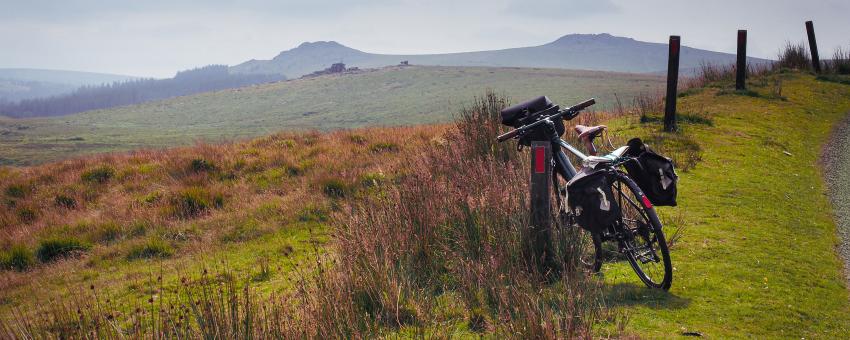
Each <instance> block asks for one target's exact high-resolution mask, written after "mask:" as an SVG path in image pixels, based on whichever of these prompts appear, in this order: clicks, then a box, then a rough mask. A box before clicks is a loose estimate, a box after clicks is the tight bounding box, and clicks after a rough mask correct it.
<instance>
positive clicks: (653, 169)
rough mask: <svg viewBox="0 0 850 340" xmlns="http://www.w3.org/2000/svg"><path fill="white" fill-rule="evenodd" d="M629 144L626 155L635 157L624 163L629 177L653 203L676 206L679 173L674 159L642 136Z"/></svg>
mask: <svg viewBox="0 0 850 340" xmlns="http://www.w3.org/2000/svg"><path fill="white" fill-rule="evenodd" d="M627 145H628V146H629V149H628V150H627V151H626V155H628V156H630V157H633V158H634V159H635V160H634V161H629V162H626V163H625V164H623V166H624V167H625V168H626V171H627V172H628V173H629V177H631V178H632V179H633V180H634V181H635V183H637V185H638V186H639V187H640V188H641V190H643V193H644V194H645V195H646V197H647V198H649V201H650V202H651V203H652V204H653V205H657V206H671V207H675V206H676V195H677V192H676V191H677V190H676V186H677V184H678V182H679V175H677V174H676V169H675V168H674V167H673V160H672V159H670V158H667V157H664V156H662V155H659V154H658V153H656V152H655V151H653V150H652V149H651V148H649V146H648V145H646V144H644V143H643V141H641V140H640V138H633V139H632V140H630V141H629V143H628V144H627Z"/></svg>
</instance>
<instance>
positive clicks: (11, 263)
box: [0, 245, 35, 272]
mask: <svg viewBox="0 0 850 340" xmlns="http://www.w3.org/2000/svg"><path fill="white" fill-rule="evenodd" d="M33 264H35V259H34V258H33V256H32V251H30V250H29V249H28V248H27V247H25V246H22V245H14V246H12V248H10V249H9V250H8V251H6V252H4V253H2V254H0V268H3V269H14V270H17V271H19V272H22V271H25V270H27V269H28V268H29V267H31V266H32V265H33Z"/></svg>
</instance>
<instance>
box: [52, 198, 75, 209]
mask: <svg viewBox="0 0 850 340" xmlns="http://www.w3.org/2000/svg"><path fill="white" fill-rule="evenodd" d="M53 201H54V202H55V203H56V206H58V207H62V208H66V209H74V208H76V207H77V200H76V199H75V198H73V197H71V196H67V195H62V194H59V195H56V197H55V198H54V199H53Z"/></svg>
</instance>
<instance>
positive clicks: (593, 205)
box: [567, 167, 622, 233]
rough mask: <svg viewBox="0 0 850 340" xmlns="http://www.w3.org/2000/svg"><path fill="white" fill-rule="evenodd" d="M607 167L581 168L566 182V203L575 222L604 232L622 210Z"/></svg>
mask: <svg viewBox="0 0 850 340" xmlns="http://www.w3.org/2000/svg"><path fill="white" fill-rule="evenodd" d="M611 184H612V183H611V180H610V178H609V176H608V173H607V172H606V171H605V170H594V169H590V168H587V167H585V168H583V169H581V170H580V171H579V172H578V174H576V176H575V177H573V178H572V179H571V180H570V181H569V182H568V183H567V204H568V205H569V208H570V212H571V213H572V215H573V217H574V219H575V221H576V223H578V225H579V226H580V227H582V228H584V229H585V230H587V231H590V232H591V233H601V232H602V231H604V230H605V229H606V228H608V227H609V226H611V225H612V224H614V223H615V222H617V221H618V220H619V219H620V215H621V214H622V212H621V211H620V206H619V204H617V201H615V200H614V191H613V189H612V188H611Z"/></svg>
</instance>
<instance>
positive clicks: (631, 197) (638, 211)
mask: <svg viewBox="0 0 850 340" xmlns="http://www.w3.org/2000/svg"><path fill="white" fill-rule="evenodd" d="M547 103H548V105H547ZM593 104H595V100H594V99H589V100H587V101H584V102H582V103H579V104H577V105H574V106H572V107H569V108H566V109H563V110H560V109H559V108H558V106H557V105H553V104H552V103H551V101H549V100H548V98H546V97H545V96H542V97H538V98H535V99H532V100H530V101H527V102H524V103H521V104H517V105H514V106H512V107H509V108H506V109H505V110H503V117H504V114H505V113H512V112H511V111H509V110H515V111H516V112H519V111H523V110H524V112H526V113H527V114H529V115H532V116H533V115H534V112H536V117H530V118H531V119H526V121H530V122H528V123H526V124H524V125H522V126H519V127H517V128H516V129H514V130H511V131H509V132H507V133H504V134H502V135H500V136H498V137H497V138H496V139H497V140H498V141H499V142H500V143H501V142H504V141H507V140H509V139H519V140H520V141H522V140H523V138H526V137H531V136H533V137H537V138H535V140H548V141H550V142H551V145H552V150H553V152H552V160H551V161H552V162H553V163H554V172H553V176H552V177H553V181H552V183H553V186H554V193H555V195H556V200H555V202H556V204H557V205H558V212H559V218H561V220H562V222H564V225H567V226H574V223H573V221H574V217H575V215H574V213H573V212H572V211H570V209H568V208H567V205H566V201H567V199H566V197H565V196H566V185H565V184H564V185H562V184H561V183H562V182H563V183H568V182H569V181H570V180H571V179H573V177H575V176H576V174H577V170H576V168H575V167H574V166H573V164H572V163H571V161H570V159H569V158H568V157H567V155H566V153H565V152H564V150H565V149H566V150H567V151H569V152H570V153H571V154H573V155H575V156H576V157H577V158H578V159H579V160H581V162H582V165H583V166H585V167H588V166H590V167H592V168H593V169H596V170H600V169H601V170H602V171H604V172H605V175H606V176H607V179H608V180H609V182H608V183H611V185H612V191H613V193H614V194H613V195H614V201H616V203H617V205H618V207H619V208H620V210H621V211H622V214H621V215H620V217H619V218H618V219H617V220H616V222H614V223H612V224H611V225H607V226H602V228H598V229H601V232H589V231H587V230H588V229H587V228H585V234H590V235H589V236H590V237H589V238H587V237H583V238H582V239H583V241H582V242H583V244H582V248H583V249H584V250H583V251H582V254H581V255H580V257H581V259H580V260H581V263H582V264H583V265H584V266H586V267H587V268H588V269H589V270H591V271H592V272H594V273H596V272H599V271H600V270H601V267H602V262H603V257H604V252H605V250H604V249H603V245H604V244H606V243H613V244H615V245H616V247H617V253H619V254H622V255H624V256H625V257H626V258H627V259H628V261H629V264H630V265H631V267H632V269H634V271H635V273H636V274H637V276H638V277H639V278H640V280H641V281H642V282H643V283H644V284H645V285H646V286H647V287H650V288H658V289H663V290H668V289H670V285H671V283H672V280H673V272H672V265H671V261H670V252H669V249H668V247H667V242H666V240H665V237H664V232H663V231H662V225H661V221H660V220H659V218H658V215H657V214H656V213H655V209H654V208H653V205H652V203H651V202H650V200H649V199H648V198H647V196H646V195H645V194H644V192H643V191H642V190H641V188H640V187H639V186H638V185H637V184H636V183H635V181H634V180H633V179H632V178H630V177H629V175H628V173H626V172H624V171H623V170H622V169H621V168H622V167H623V166H624V164H626V163H628V162H632V161H636V160H635V158H634V157H631V156H628V155H627V151H628V149H629V147H628V146H623V147H620V148H618V149H616V150H614V151H613V152H611V153H609V154H607V155H605V156H597V155H596V153H597V150H596V148H595V147H594V144H593V140H594V139H595V138H596V137H598V136H599V135H600V134H601V133H602V131H603V130H605V126H601V125H600V126H593V127H584V126H581V125H577V126H576V127H575V129H576V131H577V132H578V133H579V136H580V138H581V140H582V141H583V142H584V144H585V146H586V148H587V149H588V151H589V153H590V155H585V154H584V153H582V152H581V151H579V150H578V149H577V148H576V147H574V146H572V145H570V144H569V143H567V142H566V141H564V140H563V139H561V137H560V136H561V133H559V132H558V131H557V130H558V129H557V128H558V126H557V123H560V124H561V129H562V130H563V121H569V120H572V119H573V118H575V117H577V116H578V115H579V113H580V112H581V111H582V110H584V109H585V108H587V107H589V106H591V105H593ZM514 113H515V112H514ZM543 138H546V139H543ZM591 245H592V249H591V248H590V247H591Z"/></svg>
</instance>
